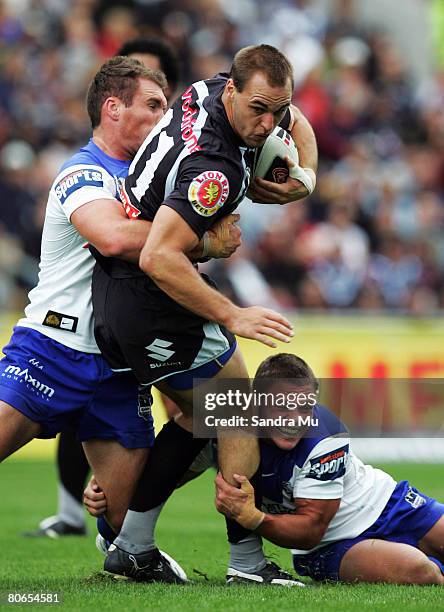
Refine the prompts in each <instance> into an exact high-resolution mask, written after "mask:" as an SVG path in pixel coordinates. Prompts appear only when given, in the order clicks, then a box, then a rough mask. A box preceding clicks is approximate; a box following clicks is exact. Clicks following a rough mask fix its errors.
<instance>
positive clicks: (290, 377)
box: [253, 353, 319, 450]
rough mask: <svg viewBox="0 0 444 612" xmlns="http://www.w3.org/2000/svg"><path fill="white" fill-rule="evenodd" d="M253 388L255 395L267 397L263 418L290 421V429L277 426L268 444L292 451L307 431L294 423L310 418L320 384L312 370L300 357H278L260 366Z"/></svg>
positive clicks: (285, 354)
mask: <svg viewBox="0 0 444 612" xmlns="http://www.w3.org/2000/svg"><path fill="white" fill-rule="evenodd" d="M253 388H254V389H255V391H256V392H257V393H258V392H260V393H267V394H269V395H268V397H269V398H270V399H269V400H268V402H267V406H266V409H265V411H264V410H263V412H266V415H265V414H264V415H263V416H267V417H272V418H273V419H275V418H278V417H282V421H284V420H285V419H286V420H287V423H288V422H289V421H291V425H288V424H287V425H282V426H281V425H279V426H276V427H275V428H273V429H271V431H270V440H271V441H272V442H273V443H274V444H275V445H276V446H278V447H279V448H282V449H283V450H291V449H292V448H294V447H295V446H296V444H297V443H298V442H299V440H300V439H301V437H302V436H303V435H304V433H305V432H306V430H307V429H308V426H307V425H303V424H301V423H297V422H298V419H299V417H300V418H301V420H302V421H304V420H306V419H307V417H311V416H312V412H313V407H314V405H315V404H316V400H317V393H318V388H319V382H318V380H317V378H316V376H315V375H314V373H313V370H312V369H311V368H310V366H309V365H308V364H307V363H306V362H305V361H304V360H303V359H301V358H300V357H297V356H296V355H292V354H291V353H279V354H278V355H273V356H271V357H268V358H267V359H265V360H264V361H263V362H262V363H261V364H260V366H259V368H258V369H257V372H256V375H255V377H254V381H253ZM269 402H271V404H272V405H270V404H269ZM293 422H296V423H297V424H293Z"/></svg>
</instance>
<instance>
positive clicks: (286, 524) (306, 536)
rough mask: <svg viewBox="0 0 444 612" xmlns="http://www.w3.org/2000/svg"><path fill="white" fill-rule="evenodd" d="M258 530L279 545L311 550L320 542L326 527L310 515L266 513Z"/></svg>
mask: <svg viewBox="0 0 444 612" xmlns="http://www.w3.org/2000/svg"><path fill="white" fill-rule="evenodd" d="M256 532H257V533H258V534H259V535H261V536H263V537H264V538H266V539H267V540H269V541H270V542H273V544H276V545H277V546H282V547H283V548H300V549H302V550H310V549H311V548H314V547H315V546H317V545H318V544H319V542H320V541H321V539H322V536H323V535H324V532H325V528H324V526H323V525H322V523H316V522H314V521H313V520H312V518H311V517H309V516H304V515H297V514H277V515H271V514H266V515H265V518H264V520H263V521H262V523H261V524H260V526H259V527H258V529H257V530H256Z"/></svg>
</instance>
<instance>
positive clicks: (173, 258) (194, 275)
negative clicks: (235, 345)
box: [139, 249, 237, 325]
mask: <svg viewBox="0 0 444 612" xmlns="http://www.w3.org/2000/svg"><path fill="white" fill-rule="evenodd" d="M139 265H140V268H141V269H142V270H143V271H144V272H145V273H146V274H148V275H149V276H150V277H151V278H152V280H153V281H154V282H155V283H156V285H158V287H160V289H162V291H164V292H165V293H167V294H168V295H169V296H170V297H171V298H172V299H173V300H175V301H176V302H178V303H179V304H181V305H182V306H184V307H185V308H187V309H188V310H191V311H192V312H194V313H195V314H197V315H199V316H201V317H203V318H204V319H208V320H209V321H217V322H218V323H221V324H223V325H227V324H228V321H229V320H230V317H231V316H232V315H233V314H234V312H235V311H236V310H237V307H236V306H235V305H234V304H233V303H232V302H231V301H230V300H229V299H228V298H226V297H225V296H224V295H222V294H221V293H219V292H218V291H216V290H215V289H213V288H212V287H210V286H209V285H207V283H205V281H204V280H203V279H202V278H201V276H200V274H199V273H198V272H197V270H196V269H195V268H194V267H193V265H192V264H191V262H190V260H189V259H188V258H187V256H186V255H185V254H184V253H181V252H178V251H161V250H159V251H157V252H156V251H155V252H153V251H148V250H147V249H144V250H143V251H142V253H141V256H140V262H139Z"/></svg>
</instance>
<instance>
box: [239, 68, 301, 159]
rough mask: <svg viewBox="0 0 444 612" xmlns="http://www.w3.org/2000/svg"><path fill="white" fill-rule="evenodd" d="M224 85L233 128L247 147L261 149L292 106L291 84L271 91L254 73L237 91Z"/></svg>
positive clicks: (273, 88) (257, 74)
mask: <svg viewBox="0 0 444 612" xmlns="http://www.w3.org/2000/svg"><path fill="white" fill-rule="evenodd" d="M230 81H231V79H230V80H229V81H228V83H227V102H228V104H227V114H228V118H229V120H230V123H231V125H232V127H233V128H234V130H235V132H236V133H237V134H238V135H239V136H240V138H241V139H242V140H243V141H244V142H245V144H246V145H247V146H248V147H253V148H256V147H260V146H261V145H263V144H264V142H265V139H266V138H267V136H269V135H270V134H271V132H272V131H273V130H274V128H275V127H276V126H277V125H278V123H279V122H280V121H281V120H282V119H283V117H284V114H285V112H286V110H287V109H288V107H289V106H290V102H291V94H292V90H291V81H290V79H289V80H288V82H287V84H286V85H285V86H284V87H272V86H271V85H269V83H268V81H267V77H266V76H265V74H263V73H262V72H256V73H254V74H253V76H252V77H251V78H250V80H249V81H247V83H246V85H245V87H244V89H243V91H241V92H240V91H238V90H237V89H236V88H235V87H234V84H233V82H232V81H231V82H230Z"/></svg>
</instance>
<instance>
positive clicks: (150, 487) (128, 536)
mask: <svg viewBox="0 0 444 612" xmlns="http://www.w3.org/2000/svg"><path fill="white" fill-rule="evenodd" d="M207 442H208V440H205V439H198V438H193V434H192V433H189V432H188V431H186V430H185V429H182V427H180V426H179V425H177V423H176V422H175V421H173V420H172V421H169V423H167V424H166V425H165V426H164V427H163V429H162V431H161V432H160V433H159V435H158V436H157V437H156V440H155V442H154V446H153V448H152V449H151V451H150V456H149V460H148V462H147V464H146V466H145V469H144V471H143V472H142V475H141V477H140V480H139V483H138V485H137V489H136V492H135V494H134V497H133V499H132V501H131V504H130V507H129V511H128V512H127V514H126V517H125V521H124V523H123V526H122V529H121V531H120V534H119V537H118V539H117V540H116V545H117V546H119V548H122V549H123V550H126V551H127V552H132V553H135V554H137V553H138V552H142V551H144V550H150V549H152V548H154V547H155V543H154V528H155V526H156V522H157V519H158V517H159V514H160V511H161V509H162V506H163V504H164V503H165V502H166V500H167V499H168V498H169V496H170V495H171V493H172V492H173V491H174V489H175V488H176V485H177V483H178V482H179V481H180V479H181V478H182V477H183V475H184V474H185V472H186V471H187V469H188V468H189V466H190V465H191V464H192V463H193V461H194V459H195V458H196V457H197V455H198V454H199V453H200V451H201V450H202V449H203V448H204V446H205V445H206V444H207Z"/></svg>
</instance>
